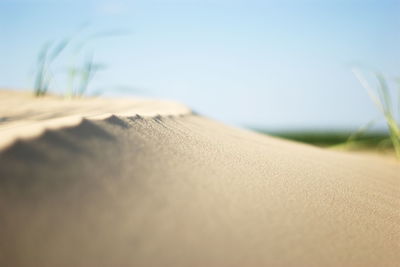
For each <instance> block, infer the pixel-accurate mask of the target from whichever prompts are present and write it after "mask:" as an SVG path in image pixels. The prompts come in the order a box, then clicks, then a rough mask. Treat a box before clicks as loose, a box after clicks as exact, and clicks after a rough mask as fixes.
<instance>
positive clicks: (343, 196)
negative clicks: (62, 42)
mask: <svg viewBox="0 0 400 267" xmlns="http://www.w3.org/2000/svg"><path fill="white" fill-rule="evenodd" d="M0 99H1V100H0V120H1V122H0V140H1V143H0V266H41V267H46V266H58V267H62V266H82V267H83V266H85V267H87V266H400V164H399V163H398V162H396V161H395V160H394V159H393V160H391V159H388V158H380V157H378V156H369V155H360V154H352V153H346V152H339V151H332V150H328V149H322V148H317V147H313V146H309V145H304V144H300V143H296V142H291V141H286V140H282V139H278V138H273V137H269V136H266V135H261V134H258V133H255V132H251V131H247V130H242V129H238V128H234V127H230V126H227V125H224V124H222V123H220V122H217V121H214V120H212V119H209V118H206V117H203V116H200V115H196V114H193V113H192V112H191V111H190V109H188V108H186V107H185V106H183V105H180V104H178V103H174V102H169V101H155V100H145V99H140V100H130V99H124V100H117V99H111V100H105V99H86V100H85V99H84V100H72V101H65V100H60V99H58V98H56V97H48V98H43V99H33V98H32V97H30V96H29V95H27V94H25V93H12V92H8V91H3V92H2V93H0Z"/></svg>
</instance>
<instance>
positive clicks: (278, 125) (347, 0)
mask: <svg viewBox="0 0 400 267" xmlns="http://www.w3.org/2000/svg"><path fill="white" fill-rule="evenodd" d="M399 29H400V1H389V0H380V1H372V0H331V1H328V0H326V1H325V0H314V1H312V0H310V1H306V0H303V1H302V0H281V1H268V0H133V1H122V0H121V1H118V0H117V1H107V0H106V1H84V0H54V1H51V0H47V1H45V0H43V1H41V0H0V33H1V37H0V38H1V42H0V59H1V60H0V88H8V89H16V90H21V89H31V88H32V86H33V83H34V72H35V62H36V58H37V57H38V53H39V51H40V49H41V48H42V47H43V45H44V43H45V42H46V41H57V40H61V39H62V38H65V37H70V38H73V39H74V40H73V42H75V44H74V46H73V45H72V43H73V42H71V48H70V50H72V51H69V52H65V53H63V54H62V55H60V57H59V58H58V59H57V61H56V62H55V63H54V67H53V71H54V73H55V75H54V76H55V77H56V78H54V81H53V82H52V84H51V88H50V89H51V91H52V92H59V93H64V91H65V90H66V89H65V88H66V84H67V81H66V80H67V77H66V75H65V74H64V73H65V70H66V69H67V68H68V64H70V62H71V60H72V58H73V56H72V55H73V47H75V48H76V47H79V44H81V46H83V45H82V44H83V43H84V46H85V47H84V50H85V51H86V52H85V53H87V54H90V55H91V56H93V57H94V58H95V59H96V62H99V64H100V65H101V66H102V69H101V71H98V73H96V76H95V78H93V81H92V82H91V84H90V86H89V88H88V94H89V95H90V94H98V93H99V92H100V93H101V94H102V95H104V96H120V95H124V96H125V95H139V96H146V97H157V98H168V99H174V100H178V101H181V102H183V103H185V104H187V105H189V106H190V107H191V108H193V109H194V110H195V111H197V112H198V113H201V114H204V115H207V116H210V117H212V118H215V119H218V120H222V121H224V122H226V123H230V124H233V125H237V126H242V127H251V128H257V129H265V130H266V131H269V132H285V131H330V130H335V131H355V130H356V129H358V128H359V127H360V126H362V125H365V124H366V123H368V122H369V121H371V120H372V119H374V118H376V117H377V116H379V111H378V110H377V109H376V108H375V107H374V105H373V103H372V101H371V99H370V98H369V96H368V94H367V93H366V90H365V89H364V88H363V87H362V86H361V84H360V82H359V81H358V80H357V79H356V77H355V76H354V74H353V73H352V71H351V70H352V68H354V67H356V68H359V69H361V70H367V72H368V71H371V70H372V71H381V72H382V73H384V74H385V75H386V76H387V77H388V78H392V77H396V75H399V74H400V49H399V47H400V34H399ZM102 33H103V35H102ZM96 34H97V36H96ZM94 37H96V38H94ZM83 40H86V41H83ZM367 79H368V75H367ZM375 129H378V130H380V129H385V121H384V120H382V121H380V122H379V123H377V124H376V126H375Z"/></svg>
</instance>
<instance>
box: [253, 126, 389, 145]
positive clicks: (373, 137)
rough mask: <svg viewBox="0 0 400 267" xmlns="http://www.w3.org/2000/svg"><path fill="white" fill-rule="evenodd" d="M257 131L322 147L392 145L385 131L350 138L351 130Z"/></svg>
mask: <svg viewBox="0 0 400 267" xmlns="http://www.w3.org/2000/svg"><path fill="white" fill-rule="evenodd" d="M255 130H256V131H258V132H260V133H264V134H269V135H271V136H275V137H280V138H284V139H288V140H292V141H297V142H302V143H307V144H311V145H316V146H320V147H338V146H347V147H348V148H352V149H388V148H390V147H391V144H390V142H388V141H389V135H388V134H387V133H384V132H376V133H365V134H363V135H362V136H358V137H356V138H353V140H350V139H351V137H352V136H353V133H351V132H339V131H337V132H331V131H330V132H323V131H316V132H313V131H289V132H268V131H266V130H262V129H255Z"/></svg>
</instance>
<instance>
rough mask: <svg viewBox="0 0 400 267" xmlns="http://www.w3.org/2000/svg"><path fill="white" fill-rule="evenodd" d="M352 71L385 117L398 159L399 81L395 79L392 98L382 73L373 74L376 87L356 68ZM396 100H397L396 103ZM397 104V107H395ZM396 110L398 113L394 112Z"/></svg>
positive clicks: (399, 157)
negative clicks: (396, 95)
mask: <svg viewBox="0 0 400 267" xmlns="http://www.w3.org/2000/svg"><path fill="white" fill-rule="evenodd" d="M353 73H354V75H355V76H356V78H357V79H358V80H359V82H360V83H361V85H362V86H363V87H364V88H365V89H366V90H367V92H368V94H369V96H370V97H371V99H372V101H373V102H374V103H375V105H376V106H377V108H378V109H379V111H380V112H381V113H382V115H383V117H384V118H385V121H386V125H387V127H388V130H389V138H390V141H391V143H392V145H393V148H394V150H395V153H396V156H397V158H398V159H399V160H400V81H399V80H397V85H398V87H397V94H398V97H397V98H393V97H392V94H391V93H390V88H389V84H388V80H387V79H386V78H385V76H384V75H383V74H382V73H379V72H376V73H374V76H375V78H376V80H377V85H376V87H375V88H374V87H372V86H371V85H370V83H369V82H368V81H367V80H366V79H365V77H364V75H363V74H362V73H361V72H360V71H359V70H357V69H353ZM396 100H397V101H398V102H397V103H396ZM396 106H397V109H395V107H396ZM396 112H398V114H396Z"/></svg>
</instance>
